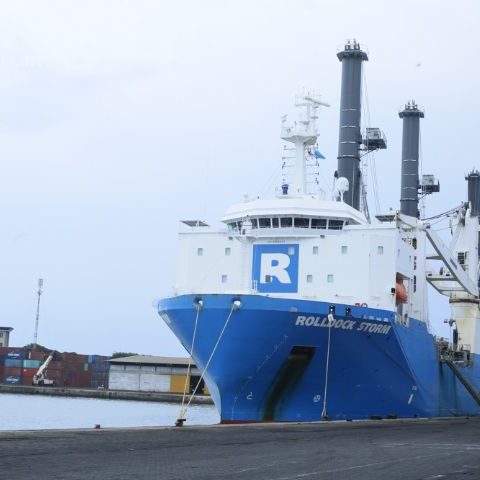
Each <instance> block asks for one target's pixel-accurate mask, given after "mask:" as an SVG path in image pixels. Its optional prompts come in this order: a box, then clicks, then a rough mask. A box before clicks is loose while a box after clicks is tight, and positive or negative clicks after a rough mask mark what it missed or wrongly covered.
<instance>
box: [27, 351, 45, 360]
mask: <svg viewBox="0 0 480 480" xmlns="http://www.w3.org/2000/svg"><path fill="white" fill-rule="evenodd" d="M26 358H28V359H29V360H40V361H41V362H44V361H45V360H46V359H47V354H46V353H43V352H36V351H32V352H29V353H28V354H27V355H26Z"/></svg>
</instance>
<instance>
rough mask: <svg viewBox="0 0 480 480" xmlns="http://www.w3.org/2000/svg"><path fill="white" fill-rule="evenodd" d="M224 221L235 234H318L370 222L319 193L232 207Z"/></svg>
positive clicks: (349, 208)
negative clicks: (319, 196) (321, 196)
mask: <svg viewBox="0 0 480 480" xmlns="http://www.w3.org/2000/svg"><path fill="white" fill-rule="evenodd" d="M222 222H224V223H226V224H227V225H228V229H229V231H230V232H231V233H234V234H235V233H237V234H253V235H255V236H258V235H263V234H268V235H273V234H274V235H276V236H277V235H282V233H283V232H282V231H285V230H287V231H288V234H289V235H292V229H295V230H296V231H295V234H300V235H318V233H319V232H318V231H319V230H342V229H343V228H344V227H345V226H346V225H366V224H368V222H367V219H366V218H365V216H364V215H363V214H362V213H361V212H359V211H358V210H356V209H354V208H352V207H351V206H350V205H348V204H346V203H344V202H336V201H329V200H321V199H319V198H318V197H317V196H310V197H309V196H304V197H296V198H295V197H286V196H281V197H277V198H273V199H255V200H252V201H248V202H244V203H241V204H236V205H233V206H232V207H230V209H229V210H228V211H227V213H226V214H225V216H224V217H223V218H222Z"/></svg>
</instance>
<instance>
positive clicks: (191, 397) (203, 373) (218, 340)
mask: <svg viewBox="0 0 480 480" xmlns="http://www.w3.org/2000/svg"><path fill="white" fill-rule="evenodd" d="M237 308H239V305H237V304H236V303H235V302H233V303H232V308H231V309H230V313H229V314H228V317H227V320H226V321H225V324H224V325H223V328H222V331H221V332H220V335H219V336H218V339H217V342H216V343H215V346H214V347H213V350H212V353H211V354H210V357H209V358H208V360H207V364H206V365H205V368H204V369H203V371H202V375H201V376H200V379H199V380H198V382H197V385H196V386H195V388H194V389H193V392H192V394H191V395H190V399H189V400H188V403H187V405H186V406H185V413H186V412H187V409H188V407H189V406H190V403H192V400H193V397H194V396H195V394H196V393H197V389H198V387H199V386H200V384H201V382H202V380H203V377H204V376H205V373H206V371H207V369H208V367H209V365H210V362H211V361H212V358H213V356H214V355H215V351H216V350H217V347H218V345H219V344H220V340H221V339H222V337H223V334H224V333H225V329H226V328H227V325H228V322H230V318H231V317H232V313H233V311H234V310H236V309H237Z"/></svg>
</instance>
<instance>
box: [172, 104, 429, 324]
mask: <svg viewBox="0 0 480 480" xmlns="http://www.w3.org/2000/svg"><path fill="white" fill-rule="evenodd" d="M310 98H311V97H307V96H305V97H302V101H299V100H298V99H297V102H296V105H297V107H299V108H300V109H303V113H302V114H301V115H300V119H302V118H303V121H301V120H299V121H298V122H297V123H295V124H294V126H293V127H287V126H286V119H285V118H283V119H282V139H284V140H288V141H291V142H292V143H294V144H295V150H296V152H297V156H296V166H295V175H294V179H293V181H292V185H293V188H290V185H283V186H282V190H283V193H282V195H279V196H277V197H274V198H271V199H255V200H250V201H245V202H243V203H239V204H236V205H234V206H232V207H230V208H229V209H228V211H227V212H226V214H225V216H224V217H223V218H222V221H223V222H224V223H225V224H226V228H225V229H223V230H220V231H217V230H213V229H212V228H210V227H209V226H208V225H207V224H206V223H205V222H199V221H185V222H182V224H181V226H182V228H181V232H180V242H179V244H180V246H179V249H180V251H179V265H178V269H177V280H176V287H175V294H176V295H182V294H191V293H195V294H205V293H218V294H222V293H232V294H240V293H250V294H258V295H268V296H272V297H281V298H292V299H308V300H318V301H325V302H334V303H343V304H346V305H357V306H368V307H372V308H378V309H383V310H387V311H390V312H392V311H393V312H396V313H397V314H398V320H399V321H401V322H404V323H405V324H408V318H409V317H413V318H416V319H418V320H423V321H426V311H427V308H426V303H427V299H426V291H425V282H424V278H425V262H424V260H423V259H424V258H425V234H418V232H416V233H415V234H413V233H412V230H411V228H410V227H409V226H406V227H405V228H403V224H401V226H399V225H400V223H401V222H400V223H399V221H398V219H397V217H396V216H395V215H391V218H388V220H389V221H387V222H384V223H378V224H375V225H373V224H370V223H369V222H368V221H367V219H366V218H365V216H364V214H363V213H361V212H360V211H358V210H356V209H354V208H352V207H351V206H350V205H347V204H346V203H344V202H343V201H342V195H341V194H342V193H343V192H344V191H345V190H346V189H348V182H347V183H346V184H345V182H343V179H338V180H337V193H339V195H338V200H325V199H322V198H321V197H320V196H319V195H309V194H307V193H305V192H306V187H305V184H306V179H305V164H306V161H307V160H306V154H307V152H306V150H307V149H308V148H309V145H313V144H315V142H316V140H317V136H318V132H317V130H316V127H315V120H316V118H317V117H318V115H317V113H316V111H317V110H318V106H319V105H320V102H319V101H318V100H315V102H314V100H310ZM286 132H289V133H288V134H287V133H286ZM338 184H340V185H338ZM338 186H340V188H338ZM269 245H277V246H281V245H286V246H289V245H292V248H293V245H294V246H295V252H293V251H292V255H298V269H296V271H295V275H296V277H295V279H294V280H295V288H288V285H287V284H288V282H289V281H293V280H292V278H290V277H291V274H290V275H286V274H285V275H283V273H284V272H283V271H282V265H281V264H279V263H278V262H277V263H275V262H276V260H275V258H276V257H274V256H273V257H272V255H273V254H271V253H268V252H267V253H265V255H270V257H269V258H270V259H271V263H269V264H266V263H265V262H263V263H261V262H262V261H263V260H258V258H260V257H258V258H257V257H256V255H257V254H256V247H257V246H260V247H261V248H263V249H266V250H268V246H269ZM297 245H298V251H297V250H296V249H297V247H296V246H297ZM279 248H280V247H279ZM278 255H282V254H278ZM286 255H290V252H288V251H287V252H286ZM279 258H280V257H279ZM292 258H293V257H292ZM272 259H273V260H272ZM287 261H289V260H288V259H287ZM292 261H293V260H292ZM259 262H260V263H261V264H260V265H259V264H258V263H259ZM280 263H281V262H280ZM283 267H285V269H286V268H287V267H286V266H285V265H283ZM282 275H283V277H282ZM275 277H276V278H275ZM419 279H421V281H419ZM274 280H275V281H278V284H279V288H278V289H272V288H269V284H270V283H272V281H274ZM282 286H285V288H282ZM399 289H401V290H402V291H403V293H404V294H405V295H404V298H402V299H400V297H399V295H398V291H399Z"/></svg>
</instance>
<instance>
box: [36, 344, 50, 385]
mask: <svg viewBox="0 0 480 480" xmlns="http://www.w3.org/2000/svg"><path fill="white" fill-rule="evenodd" d="M54 353H55V351H52V352H51V353H50V355H49V356H48V358H47V359H46V360H45V362H43V364H42V365H41V367H40V368H39V369H38V372H37V373H36V374H35V375H34V376H33V379H32V385H41V386H49V387H54V386H55V380H51V379H49V378H47V377H46V375H45V374H46V371H47V367H48V365H49V364H50V362H51V361H52V359H53V355H54Z"/></svg>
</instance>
